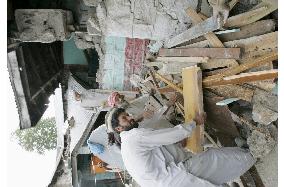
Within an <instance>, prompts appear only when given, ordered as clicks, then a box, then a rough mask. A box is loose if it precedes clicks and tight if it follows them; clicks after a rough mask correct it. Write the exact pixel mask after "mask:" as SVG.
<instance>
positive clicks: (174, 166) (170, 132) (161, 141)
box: [120, 122, 254, 187]
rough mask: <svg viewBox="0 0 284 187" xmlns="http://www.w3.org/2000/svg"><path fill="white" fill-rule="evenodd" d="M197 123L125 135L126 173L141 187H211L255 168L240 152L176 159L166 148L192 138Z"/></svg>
mask: <svg viewBox="0 0 284 187" xmlns="http://www.w3.org/2000/svg"><path fill="white" fill-rule="evenodd" d="M194 128H195V122H191V124H189V125H177V126H175V127H173V128H167V129H160V130H151V129H146V128H139V129H138V128H135V129H132V130H130V131H123V132H122V133H121V134H120V136H121V141H122V144H121V154H122V158H123V161H124V164H125V167H126V169H127V170H128V172H129V173H130V175H131V176H132V177H133V178H134V179H135V180H136V181H137V183H138V184H139V185H141V187H152V186H153V187H211V186H220V185H221V184H223V183H225V182H229V181H230V180H233V179H235V178H237V177H239V176H240V175H242V174H243V173H244V172H246V171H247V170H248V169H249V168H250V167H251V166H252V165H253V164H254V159H253V157H252V156H251V154H250V153H249V152H247V151H244V150H242V149H240V148H221V149H210V150H209V151H206V152H203V153H200V154H197V155H195V156H193V157H192V158H189V159H186V160H183V159H184V158H183V159H176V158H175V157H174V156H173V154H172V153H170V152H169V151H168V150H167V148H166V147H167V146H165V145H171V144H173V145H174V146H175V144H174V143H176V142H178V141H180V140H182V139H184V138H186V137H188V136H190V134H191V132H192V130H193V129H194Z"/></svg>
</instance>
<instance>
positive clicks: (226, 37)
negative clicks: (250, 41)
mask: <svg viewBox="0 0 284 187" xmlns="http://www.w3.org/2000/svg"><path fill="white" fill-rule="evenodd" d="M275 25H276V23H275V21H274V20H273V19H267V20H260V21H257V22H255V23H252V24H249V25H245V26H242V27H240V31H239V32H232V33H225V34H220V35H218V37H219V39H220V40H221V41H222V42H228V41H233V40H240V39H245V38H250V37H253V36H259V35H263V34H267V33H270V32H273V31H275ZM224 45H225V44H224ZM225 46H226V45H225Z"/></svg>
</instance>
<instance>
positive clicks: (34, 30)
mask: <svg viewBox="0 0 284 187" xmlns="http://www.w3.org/2000/svg"><path fill="white" fill-rule="evenodd" d="M15 19H16V24H17V27H18V30H19V39H20V40H21V41H24V42H42V43H51V42H54V41H66V40H68V39H69V38H70V36H71V31H70V30H68V29H69V26H70V25H72V24H73V17H72V12H71V11H67V10H60V9H17V10H16V11H15Z"/></svg>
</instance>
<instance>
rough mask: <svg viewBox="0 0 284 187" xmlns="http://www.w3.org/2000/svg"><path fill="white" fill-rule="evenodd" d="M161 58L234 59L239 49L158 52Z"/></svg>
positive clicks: (178, 49)
mask: <svg viewBox="0 0 284 187" xmlns="http://www.w3.org/2000/svg"><path fill="white" fill-rule="evenodd" d="M159 56H161V57H209V58H222V59H224V58H225V59H227V58H234V59H238V58H239V57H240V48H177V49H165V48H162V49H160V51H159Z"/></svg>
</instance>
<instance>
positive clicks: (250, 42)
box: [183, 32, 278, 56]
mask: <svg viewBox="0 0 284 187" xmlns="http://www.w3.org/2000/svg"><path fill="white" fill-rule="evenodd" d="M277 39H278V32H272V33H268V34H263V35H260V36H253V37H250V38H246V39H240V40H233V41H229V42H225V43H224V45H223V47H239V48H241V49H242V50H243V51H242V52H243V53H246V52H247V51H252V50H258V48H257V46H258V47H259V48H260V49H261V50H262V49H266V48H269V47H270V48H275V47H277ZM209 45H210V41H209V40H204V41H201V42H197V43H193V44H189V45H186V46H184V47H183V48H203V47H208V46H209ZM262 45H264V46H262ZM242 56H243V55H242Z"/></svg>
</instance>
